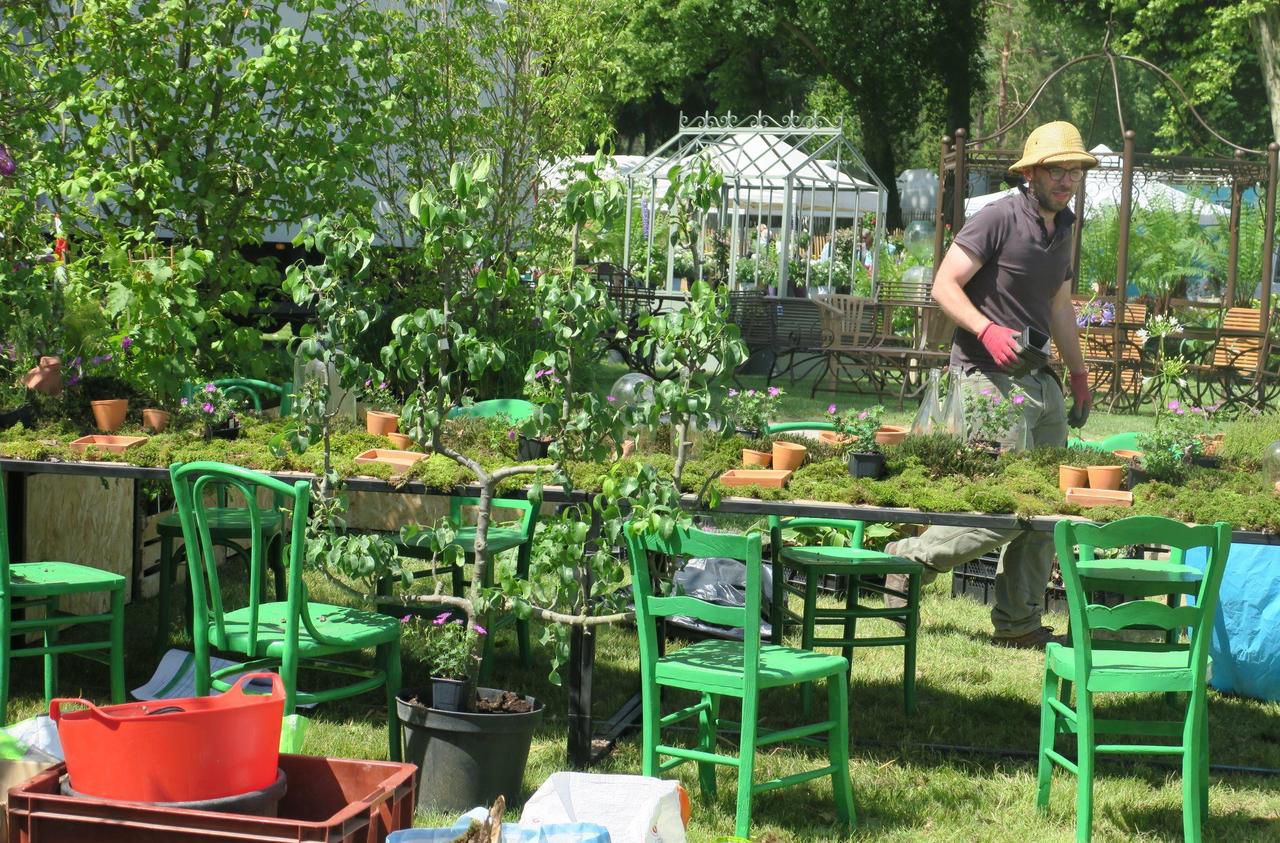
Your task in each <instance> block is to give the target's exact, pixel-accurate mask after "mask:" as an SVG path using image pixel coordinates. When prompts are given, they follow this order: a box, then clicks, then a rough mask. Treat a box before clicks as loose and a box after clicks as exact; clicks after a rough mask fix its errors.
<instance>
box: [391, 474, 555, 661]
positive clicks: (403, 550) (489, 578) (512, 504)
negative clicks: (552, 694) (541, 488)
mask: <svg viewBox="0 0 1280 843" xmlns="http://www.w3.org/2000/svg"><path fill="white" fill-rule="evenodd" d="M479 504H480V499H479V498H476V497H452V498H450V499H449V517H450V518H451V519H452V520H453V523H454V524H457V525H459V526H458V531H457V533H456V534H455V536H454V542H453V543H454V544H455V545H456V546H458V547H460V548H461V549H462V553H463V564H461V565H449V564H434V565H432V566H431V567H429V568H424V569H421V570H418V571H414V572H413V577H414V578H415V579H417V578H420V577H427V576H438V575H441V574H448V575H449V577H450V587H451V588H452V590H453V593H454V594H455V595H461V594H462V593H463V591H464V590H465V588H466V584H467V582H466V577H465V570H464V566H465V565H474V564H475V559H476V528H475V526H474V525H468V524H465V523H464V515H465V512H464V510H466V509H469V508H472V507H475V506H478V505H479ZM501 510H511V511H514V512H518V513H519V514H520V517H519V519H518V520H517V521H515V522H514V523H513V524H512V525H511V526H503V525H502V524H500V523H498V522H497V521H496V520H495V521H494V522H492V523H490V526H489V533H488V536H487V542H488V546H487V547H486V549H485V556H486V557H487V558H488V559H487V561H488V564H487V565H485V568H484V583H483V585H484V587H485V588H490V587H492V586H493V582H494V571H493V565H494V561H495V560H496V558H497V555H498V554H499V553H503V552H505V551H508V550H512V549H515V550H516V575H517V576H519V577H520V578H521V579H528V578H529V557H530V555H531V554H532V552H533V533H534V530H535V529H536V528H537V526H538V510H537V507H535V506H534V505H533V504H532V503H530V502H529V501H527V500H518V499H514V498H495V499H494V501H493V507H492V511H493V512H497V511H501ZM395 541H396V545H397V547H398V548H399V550H400V554H401V555H402V556H408V557H411V558H414V559H422V560H424V561H434V560H433V558H432V555H431V552H430V550H429V549H427V548H422V547H416V546H414V545H413V543H412V542H411V541H410V542H405V541H404V540H403V539H401V538H400V537H399V536H398V535H397V536H396V538H395ZM387 586H389V584H387ZM385 587H386V586H384V588H385ZM483 623H484V626H485V627H486V628H487V629H488V630H489V633H490V634H489V635H487V636H485V639H484V654H483V658H482V661H481V663H480V677H479V678H480V679H481V680H482V681H487V680H488V679H489V677H490V676H492V672H493V649H494V643H493V639H494V637H495V636H494V633H496V632H497V631H498V630H500V629H502V628H504V627H506V626H509V625H511V624H513V623H514V624H515V628H516V641H517V644H518V645H519V648H520V660H521V662H522V663H523V664H524V666H525V667H529V666H531V665H532V664H533V655H532V649H531V647H530V645H529V620H528V619H527V618H523V619H522V618H517V617H515V616H514V615H512V614H509V613H504V614H502V615H496V614H495V613H490V614H489V615H488V616H487V617H486V618H485V619H484V622H483Z"/></svg>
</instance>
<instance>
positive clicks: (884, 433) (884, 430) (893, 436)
mask: <svg viewBox="0 0 1280 843" xmlns="http://www.w3.org/2000/svg"><path fill="white" fill-rule="evenodd" d="M906 438H907V428H905V427H900V426H898V425H896V424H882V425H880V429H879V430H877V431H876V441H877V442H879V443H880V444H881V445H901V444H902V440H903V439H906Z"/></svg>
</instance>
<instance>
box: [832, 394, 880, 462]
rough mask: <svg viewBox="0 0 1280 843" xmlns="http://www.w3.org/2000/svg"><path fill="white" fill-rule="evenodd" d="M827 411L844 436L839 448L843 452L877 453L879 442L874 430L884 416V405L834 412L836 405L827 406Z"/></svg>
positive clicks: (878, 426)
mask: <svg viewBox="0 0 1280 843" xmlns="http://www.w3.org/2000/svg"><path fill="white" fill-rule="evenodd" d="M827 413H829V414H830V415H831V420H832V421H833V422H835V425H836V431H837V432H838V433H839V434H840V435H841V436H843V437H844V440H845V441H844V442H843V443H842V445H841V450H842V451H844V452H845V453H859V454H878V453H880V450H881V446H880V443H879V442H877V441H876V431H878V430H879V429H880V419H881V418H882V417H883V416H884V407H881V406H880V405H878V404H877V405H876V406H874V407H866V408H863V409H858V408H856V407H851V408H848V409H846V410H845V411H844V412H843V413H837V412H836V405H835V404H832V405H831V406H829V407H827Z"/></svg>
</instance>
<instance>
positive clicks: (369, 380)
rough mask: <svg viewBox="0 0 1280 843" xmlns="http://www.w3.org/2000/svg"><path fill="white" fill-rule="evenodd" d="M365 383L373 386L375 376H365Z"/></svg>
mask: <svg viewBox="0 0 1280 843" xmlns="http://www.w3.org/2000/svg"><path fill="white" fill-rule="evenodd" d="M364 385H365V386H373V378H365V379H364Z"/></svg>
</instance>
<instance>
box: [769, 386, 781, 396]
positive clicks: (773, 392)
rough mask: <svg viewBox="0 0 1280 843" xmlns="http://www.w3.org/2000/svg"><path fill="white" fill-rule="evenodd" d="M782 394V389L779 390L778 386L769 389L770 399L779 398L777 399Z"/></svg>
mask: <svg viewBox="0 0 1280 843" xmlns="http://www.w3.org/2000/svg"><path fill="white" fill-rule="evenodd" d="M781 394H782V390H781V389H778V388H777V387H776V386H771V387H769V397H770V398H777V397H778V396H779V395H781Z"/></svg>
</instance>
